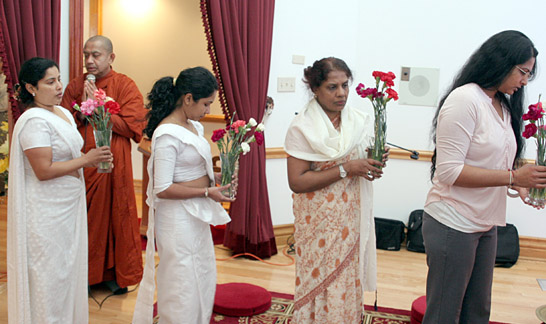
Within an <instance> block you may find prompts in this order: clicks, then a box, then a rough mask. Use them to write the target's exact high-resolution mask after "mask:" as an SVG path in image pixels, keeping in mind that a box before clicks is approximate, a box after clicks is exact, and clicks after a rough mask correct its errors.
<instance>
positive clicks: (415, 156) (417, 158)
mask: <svg viewBox="0 0 546 324" xmlns="http://www.w3.org/2000/svg"><path fill="white" fill-rule="evenodd" d="M387 145H390V146H394V147H396V148H399V149H401V150H404V151H408V152H410V153H411V155H410V158H412V159H414V160H419V152H417V151H414V150H409V149H407V148H405V147H402V146H398V145H396V144H392V143H389V142H387Z"/></svg>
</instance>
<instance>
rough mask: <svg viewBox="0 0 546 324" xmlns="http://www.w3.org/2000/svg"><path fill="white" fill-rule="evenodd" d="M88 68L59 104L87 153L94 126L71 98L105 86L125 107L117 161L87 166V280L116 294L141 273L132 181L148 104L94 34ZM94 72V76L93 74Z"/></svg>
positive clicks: (115, 146) (115, 139)
mask: <svg viewBox="0 0 546 324" xmlns="http://www.w3.org/2000/svg"><path fill="white" fill-rule="evenodd" d="M83 54H84V58H85V68H86V69H87V73H86V74H84V75H81V76H79V77H77V78H75V79H74V80H72V81H70V83H69V84H68V86H67V87H66V90H65V93H64V96H63V100H62V103H61V105H62V106H63V107H67V108H68V107H70V109H71V111H72V113H73V114H74V116H75V117H76V123H77V125H78V131H79V132H80V133H81V135H82V137H83V138H84V149H83V151H84V152H88V151H89V150H90V149H92V148H94V147H95V140H94V136H93V128H92V127H91V125H90V124H88V123H87V122H86V120H85V119H84V118H83V115H82V114H81V113H80V112H78V111H76V110H74V109H72V103H73V102H74V101H76V102H78V103H79V102H82V101H84V100H87V99H88V98H93V92H94V91H95V90H97V89H102V90H104V91H105V92H106V95H107V96H108V97H111V98H112V99H114V100H115V101H116V102H117V103H118V104H119V105H120V107H121V110H120V112H119V114H116V115H112V116H111V121H112V123H113V127H112V141H111V150H112V153H113V154H114V159H115V161H116V164H115V167H114V168H113V169H112V172H111V173H98V172H97V170H96V169H86V170H85V172H84V174H85V184H86V192H87V214H88V228H89V285H95V284H99V283H102V282H104V283H106V284H107V286H108V287H109V288H110V289H111V290H112V292H114V293H115V294H122V293H125V292H127V286H130V285H135V284H137V283H138V282H139V281H140V279H141V278H142V252H141V249H142V247H141V242H140V232H139V223H138V214H137V205H136V199H135V191H134V186H133V168H132V160H131V139H132V140H133V141H134V142H135V143H138V142H140V140H141V138H142V130H143V129H144V127H145V125H146V120H145V116H146V109H145V108H144V102H143V99H142V95H141V94H140V92H139V90H138V88H137V86H136V84H135V82H134V81H133V80H131V79H130V78H129V77H128V76H126V75H124V74H121V73H117V72H116V71H114V70H113V69H112V63H113V62H114V59H115V57H116V56H115V54H114V52H113V47H112V42H111V41H110V40H109V39H108V38H106V37H104V36H93V37H91V38H89V39H88V40H87V42H86V43H85V46H84V48H83ZM90 75H92V76H94V79H95V81H93V78H92V77H89V76H90Z"/></svg>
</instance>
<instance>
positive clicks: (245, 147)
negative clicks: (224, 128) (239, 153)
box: [241, 142, 250, 155]
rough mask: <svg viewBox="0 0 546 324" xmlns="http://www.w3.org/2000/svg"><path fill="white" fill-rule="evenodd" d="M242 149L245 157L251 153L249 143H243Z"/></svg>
mask: <svg viewBox="0 0 546 324" xmlns="http://www.w3.org/2000/svg"><path fill="white" fill-rule="evenodd" d="M241 149H242V150H243V155H245V154H247V153H248V152H250V145H248V143H245V142H243V143H241Z"/></svg>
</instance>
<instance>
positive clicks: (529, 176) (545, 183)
mask: <svg viewBox="0 0 546 324" xmlns="http://www.w3.org/2000/svg"><path fill="white" fill-rule="evenodd" d="M512 181H513V185H514V186H517V187H524V188H546V166H540V165H534V164H525V165H524V166H522V167H521V168H519V169H517V170H515V171H514V179H512Z"/></svg>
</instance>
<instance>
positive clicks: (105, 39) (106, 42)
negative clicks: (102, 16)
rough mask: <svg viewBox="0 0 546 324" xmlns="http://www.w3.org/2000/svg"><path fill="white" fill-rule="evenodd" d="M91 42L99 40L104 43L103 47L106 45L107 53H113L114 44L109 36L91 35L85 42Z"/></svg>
mask: <svg viewBox="0 0 546 324" xmlns="http://www.w3.org/2000/svg"><path fill="white" fill-rule="evenodd" d="M89 42H98V43H100V44H101V45H102V47H104V49H105V50H106V53H108V54H111V53H113V52H114V46H113V45H112V41H111V40H110V39H109V38H108V37H105V36H102V35H95V36H92V37H90V38H89V39H88V40H87V42H85V44H86V45H87V43H89Z"/></svg>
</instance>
